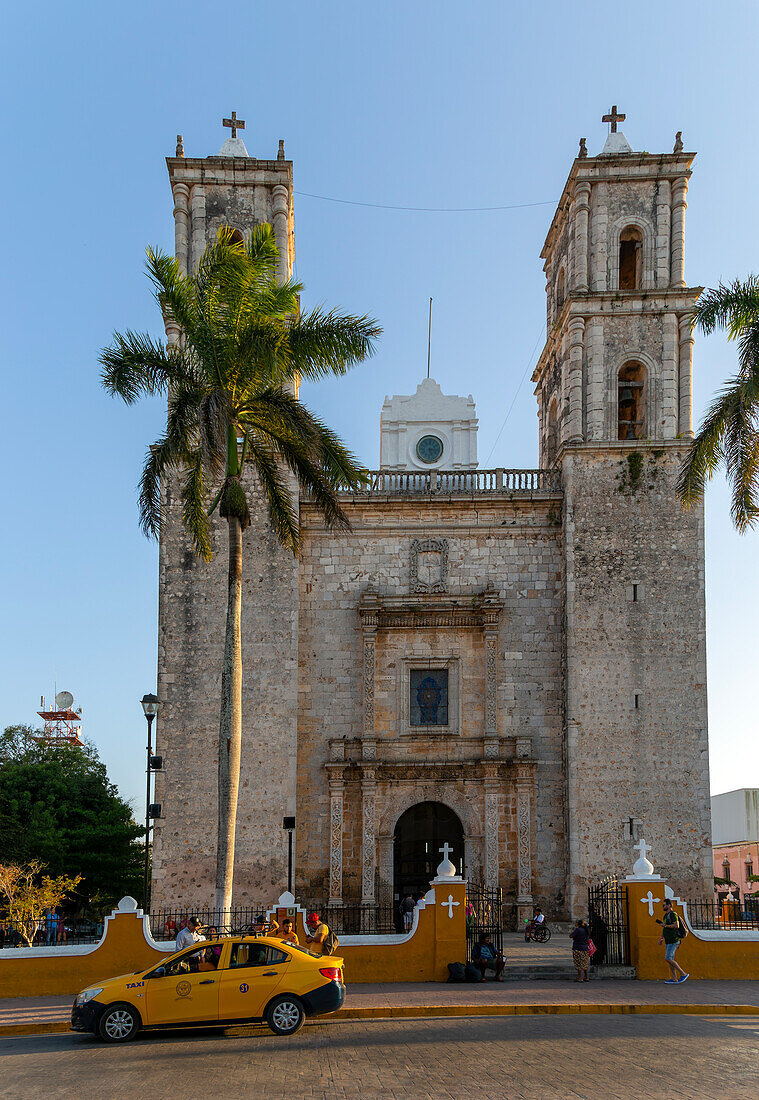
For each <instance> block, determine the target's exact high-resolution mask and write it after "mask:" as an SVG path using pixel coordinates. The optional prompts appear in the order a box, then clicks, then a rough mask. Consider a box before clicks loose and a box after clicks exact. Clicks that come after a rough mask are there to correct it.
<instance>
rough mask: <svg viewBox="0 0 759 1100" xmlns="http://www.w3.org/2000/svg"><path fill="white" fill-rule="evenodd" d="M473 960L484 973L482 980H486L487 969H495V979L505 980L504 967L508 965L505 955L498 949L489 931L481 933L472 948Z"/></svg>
mask: <svg viewBox="0 0 759 1100" xmlns="http://www.w3.org/2000/svg"><path fill="white" fill-rule="evenodd" d="M472 962H473V963H474V965H475V966H476V967H477V968H478V969H479V971H480V973H481V974H482V978H481V981H483V982H484V981H485V972H486V971H487V970H492V971H493V981H495V982H502V981H503V968H504V967H505V966H506V960H505V959H504V957H503V955H501V954H500V952H498V951H497V950H496V948H495V945H494V944H493V943H491V940H490V935H489V933H488V932H483V933H482V934H481V935H480V938H479V941H478V942H477V943H476V944H475V945H474V948H473V949H472Z"/></svg>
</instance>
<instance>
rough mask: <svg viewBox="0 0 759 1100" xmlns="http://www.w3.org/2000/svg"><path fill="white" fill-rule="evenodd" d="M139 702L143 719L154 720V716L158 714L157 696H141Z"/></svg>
mask: <svg viewBox="0 0 759 1100" xmlns="http://www.w3.org/2000/svg"><path fill="white" fill-rule="evenodd" d="M140 702H141V703H142V709H143V712H144V714H145V717H146V718H155V716H156V714H158V707H159V705H160V704H159V702H158V696H157V695H143V697H142V699H141V700H140Z"/></svg>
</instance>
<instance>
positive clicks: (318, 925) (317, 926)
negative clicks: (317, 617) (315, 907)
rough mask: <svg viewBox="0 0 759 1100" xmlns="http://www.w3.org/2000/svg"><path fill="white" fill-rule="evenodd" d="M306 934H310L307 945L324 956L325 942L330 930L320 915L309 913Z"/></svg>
mask: <svg viewBox="0 0 759 1100" xmlns="http://www.w3.org/2000/svg"><path fill="white" fill-rule="evenodd" d="M306 932H307V933H308V935H307V936H306V943H307V944H308V946H309V948H310V949H311V950H312V951H314V952H316V954H317V955H322V954H323V953H324V941H325V940H326V938H327V936H328V935H329V928H328V927H327V925H326V924H324V922H323V921H322V920H320V919H319V914H318V913H316V912H313V913H309V914H308V916H307V917H306Z"/></svg>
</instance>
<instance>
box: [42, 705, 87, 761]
mask: <svg viewBox="0 0 759 1100" xmlns="http://www.w3.org/2000/svg"><path fill="white" fill-rule="evenodd" d="M40 703H41V704H42V710H38V711H37V714H39V716H40V718H44V720H45V728H44V729H43V731H42V734H41V736H40V737H39V738H38V740H39V741H41V742H42V744H43V745H71V746H72V747H74V748H79V749H80V748H81V747H82V745H83V744H84V742H83V741H82V737H81V733H82V708H81V707H77V709H76V710H73V709H72V708H73V705H74V696H73V695H72V694H71V692H70V691H58V692H56V695H55V709H54V710H48V709H47V708H46V706H45V700H44V698H43V699H40Z"/></svg>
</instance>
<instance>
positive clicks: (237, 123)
mask: <svg viewBox="0 0 759 1100" xmlns="http://www.w3.org/2000/svg"><path fill="white" fill-rule="evenodd" d="M616 109H617V108H616V107H615V108H614V110H615V111H616ZM624 117H625V116H624V115H622V118H624ZM221 124H222V126H229V127H231V129H232V137H233V138H236V137H237V131H238V130H244V129H245V122H244V121H243V119H241V118H238V117H237V112H236V111H233V112H232V117H231V118H223V119H222V120H221ZM614 129H615V130H616V126H615V127H614Z"/></svg>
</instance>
